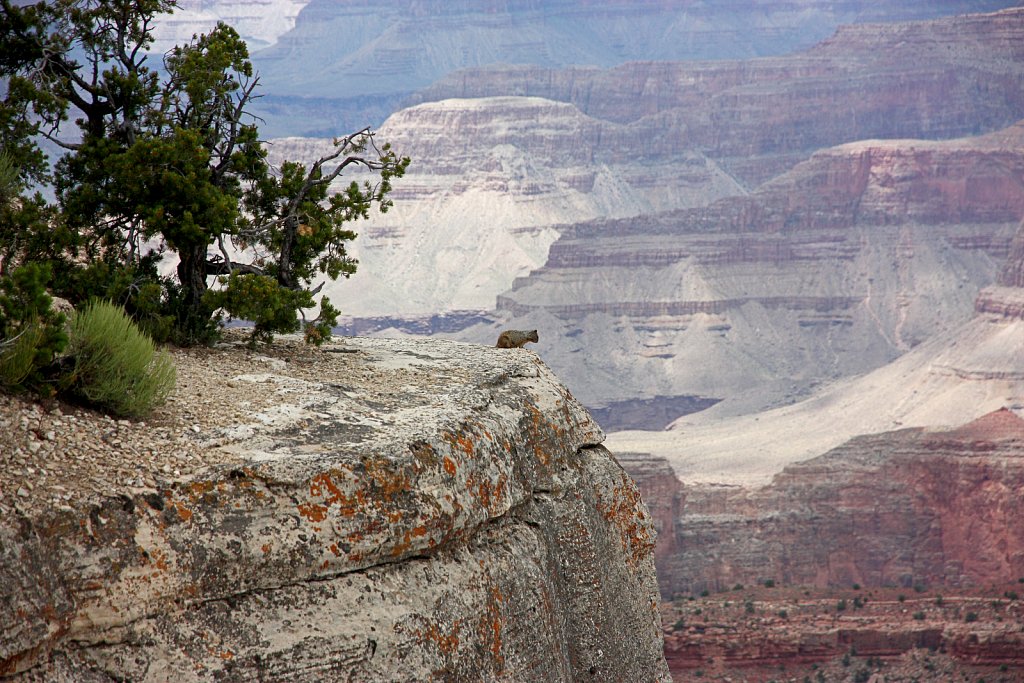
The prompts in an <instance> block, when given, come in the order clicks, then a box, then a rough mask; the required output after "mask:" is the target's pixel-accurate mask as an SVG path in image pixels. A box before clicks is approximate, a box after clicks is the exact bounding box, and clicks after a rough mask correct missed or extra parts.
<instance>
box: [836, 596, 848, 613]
mask: <svg viewBox="0 0 1024 683" xmlns="http://www.w3.org/2000/svg"><path fill="white" fill-rule="evenodd" d="M845 609H846V598H841V599H840V600H839V602H837V603H836V611H837V612H842V611H843V610H845Z"/></svg>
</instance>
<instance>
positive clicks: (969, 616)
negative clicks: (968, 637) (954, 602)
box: [964, 612, 978, 624]
mask: <svg viewBox="0 0 1024 683" xmlns="http://www.w3.org/2000/svg"><path fill="white" fill-rule="evenodd" d="M977 620H978V613H977V612H968V613H967V615H966V616H965V617H964V621H966V622H967V623H968V624H969V623H971V622H972V621H977Z"/></svg>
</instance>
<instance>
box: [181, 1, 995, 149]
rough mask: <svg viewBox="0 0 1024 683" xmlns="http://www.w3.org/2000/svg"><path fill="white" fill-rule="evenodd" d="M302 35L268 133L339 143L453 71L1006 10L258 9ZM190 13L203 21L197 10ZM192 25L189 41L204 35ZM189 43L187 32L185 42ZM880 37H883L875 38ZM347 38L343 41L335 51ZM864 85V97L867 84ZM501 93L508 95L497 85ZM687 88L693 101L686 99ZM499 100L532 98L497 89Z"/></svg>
mask: <svg viewBox="0 0 1024 683" xmlns="http://www.w3.org/2000/svg"><path fill="white" fill-rule="evenodd" d="M262 3H272V4H275V5H277V6H278V7H280V8H281V9H279V10H278V12H277V14H279V15H281V16H282V19H283V18H288V17H289V16H290V15H291V14H292V13H293V12H294V8H295V7H297V6H301V5H305V7H304V8H303V9H302V12H301V13H299V14H298V16H297V17H296V18H295V23H294V29H293V30H291V31H289V32H288V33H285V34H283V35H280V36H279V37H278V39H277V43H276V44H274V45H272V46H270V47H268V48H267V49H264V50H262V51H260V52H258V53H256V55H255V64H256V67H257V68H258V69H259V71H260V72H261V74H262V77H263V82H264V84H265V86H266V88H265V93H266V95H267V97H266V98H265V99H263V100H261V101H259V102H258V103H257V105H258V106H259V108H260V110H261V114H263V115H264V116H265V117H266V119H267V128H266V130H268V131H270V133H271V134H272V135H274V136H281V135H337V134H340V133H343V132H345V131H346V130H347V129H348V128H351V127H355V128H359V127H362V126H363V125H366V124H367V123H373V124H377V123H380V121H383V120H384V119H385V118H386V117H387V115H388V114H390V113H392V112H393V111H395V110H396V109H398V108H399V106H400V102H401V101H402V99H403V98H404V97H406V96H408V95H409V94H411V93H413V92H414V91H417V90H419V89H421V88H424V87H426V86H428V85H430V84H431V83H432V82H434V81H436V80H437V79H439V78H443V77H445V76H446V75H448V74H450V73H451V72H453V71H455V70H457V69H462V68H471V67H479V66H486V65H493V64H532V65H539V66H543V67H564V66H571V65H596V66H599V67H612V66H615V65H618V64H622V63H624V62H627V61H634V60H644V61H646V60H659V61H675V60H693V59H748V58H752V57H762V56H765V55H780V54H785V53H789V52H793V51H795V50H800V49H804V48H807V47H809V46H810V45H812V44H813V43H815V42H817V41H819V40H823V39H825V38H827V37H828V36H829V35H831V34H832V33H833V32H834V31H835V30H836V28H837V27H838V26H839V25H841V24H850V23H854V22H865V21H871V22H894V21H907V20H911V19H927V18H932V17H941V16H948V15H954V14H963V13H965V12H984V11H990V10H996V9H1000V8H1003V7H1007V6H1009V5H1012V4H1014V3H1012V2H1007V1H1006V0H935V1H933V2H927V3H907V2H902V1H900V0H843V1H842V2H826V1H824V0H785V1H784V2H783V1H779V0H776V1H773V2H763V1H749V2H728V3H707V2H703V3H702V2H684V3H680V2H669V1H667V0H643V1H642V2H635V1H631V2H624V1H623V0H597V1H590V0H588V1H586V2H583V1H581V0H555V1H545V2H538V1H536V0H515V1H514V2H507V1H504V0H501V1H490V0H487V1H477V0H472V1H469V0H456V1H450V0H446V1H444V2H441V1H439V0H431V1H428V2H423V1H421V0H390V1H388V2H378V1H371V0H344V1H342V0H312V1H310V2H308V3H305V2H301V1H300V0H261V4H262ZM182 4H186V5H191V6H192V7H191V8H190V9H191V10H192V12H193V14H194V13H195V9H194V5H195V3H182ZM250 4H255V3H241V2H237V1H236V0H214V1H213V2H203V3H200V6H201V8H202V11H201V14H205V15H206V16H207V17H211V16H217V17H223V18H226V19H227V20H228V21H229V22H230V21H232V20H233V18H235V17H239V18H241V19H243V20H244V21H243V22H242V23H243V24H245V28H248V31H246V30H244V29H243V35H259V36H261V37H262V36H268V35H274V32H272V31H268V30H267V27H262V26H260V27H257V26H253V25H252V24H253V22H252V21H251V19H249V18H248V17H249V16H250V15H251V14H252V12H251V10H249V9H248V8H247V7H246V5H250ZM185 14H186V17H185V18H184V19H182V20H181V22H182V24H183V26H182V28H187V27H189V26H193V25H194V24H193V23H191V22H190V21H189V19H188V18H187V15H188V12H186V13H185ZM178 30H179V32H183V31H181V28H179V29H178ZM871 30H872V31H874V30H876V29H871ZM340 36H344V39H339V37H340ZM869 83H870V80H869V79H867V78H865V79H864V80H863V81H862V82H858V83H856V87H862V86H864V85H866V84H869ZM496 84H499V85H502V84H504V82H503V81H501V80H500V79H499V80H497V81H496ZM688 89H690V88H688ZM489 94H492V95H518V94H524V93H521V92H517V91H516V90H514V89H511V88H502V87H499V89H498V90H496V91H492V92H491V93H489Z"/></svg>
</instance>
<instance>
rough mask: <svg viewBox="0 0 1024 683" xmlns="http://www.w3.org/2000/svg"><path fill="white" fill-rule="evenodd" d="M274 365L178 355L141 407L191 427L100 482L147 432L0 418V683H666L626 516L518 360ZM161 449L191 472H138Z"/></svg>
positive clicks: (527, 355) (413, 349) (455, 350)
mask: <svg viewBox="0 0 1024 683" xmlns="http://www.w3.org/2000/svg"><path fill="white" fill-rule="evenodd" d="M283 348H284V349H285V350H284V351H281V349H278V352H277V353H276V355H275V354H273V353H271V354H270V357H268V356H267V355H256V354H254V353H252V352H250V351H247V350H245V349H244V348H243V347H241V346H240V345H237V344H236V345H234V346H232V347H230V348H226V349H221V350H217V351H212V352H209V353H208V354H207V352H205V351H192V352H182V354H181V355H180V359H181V360H190V361H194V360H195V359H196V358H197V357H199V356H201V357H202V359H203V361H204V362H205V363H206V366H205V367H206V368H207V370H206V372H205V374H204V373H198V374H197V373H196V372H190V371H185V372H181V373H180V380H179V389H178V393H179V395H178V397H177V401H176V402H172V403H171V404H170V405H169V407H168V408H167V409H166V410H165V413H167V412H168V411H169V412H170V413H173V412H174V411H179V412H180V411H182V410H184V409H185V408H183V407H182V406H183V404H184V403H189V404H190V407H189V410H191V411H193V412H192V413H190V414H189V417H190V418H191V419H194V420H195V424H193V425H191V427H190V428H189V429H187V430H186V432H185V434H184V435H179V436H178V437H177V438H176V439H173V438H169V439H163V440H159V441H158V442H156V441H155V442H154V443H157V446H159V447H157V446H154V447H153V448H152V449H148V450H146V451H145V453H144V454H143V455H141V456H139V457H138V458H136V459H135V462H134V465H133V466H134V467H135V470H134V471H132V470H131V466H132V465H130V464H125V465H124V467H122V468H121V469H118V470H117V472H119V473H122V474H123V475H124V476H123V477H116V476H111V477H109V478H108V479H107V480H106V485H105V486H104V481H103V480H102V479H97V478H96V476H95V472H97V471H100V470H99V469H97V468H101V467H102V466H107V467H109V460H110V459H111V458H117V457H118V454H119V453H130V452H132V451H131V450H130V448H129V446H130V444H131V439H130V436H125V434H126V433H129V435H130V433H131V432H132V431H133V430H134V431H136V432H139V433H140V434H141V433H142V432H146V433H147V434H148V435H149V438H154V439H156V438H157V437H158V436H159V435H160V434H162V433H163V432H162V430H164V429H165V427H162V426H161V424H162V423H161V420H163V421H164V422H163V423H164V424H167V423H168V420H170V418H169V417H168V415H167V414H165V415H162V416H161V415H157V416H155V417H154V418H153V420H152V421H151V424H150V425H149V426H147V425H145V424H142V425H141V426H139V425H138V423H132V424H128V423H114V422H113V421H109V420H108V421H107V422H108V423H110V424H111V425H112V426H111V427H110V428H109V429H107V428H106V427H104V426H103V425H105V424H106V423H103V419H105V418H99V417H97V416H95V415H94V414H91V413H88V411H84V410H80V409H77V408H73V407H69V406H63V407H58V408H57V409H56V410H54V409H53V407H52V406H51V407H50V409H49V411H48V412H44V411H42V410H40V409H39V407H37V406H29V405H28V404H21V405H20V406H19V405H17V400H16V399H10V398H7V399H5V400H4V405H3V406H0V407H4V408H5V410H6V411H7V412H6V415H7V417H4V419H5V420H6V421H7V422H8V423H9V424H8V425H7V426H8V427H9V429H8V430H6V433H5V434H4V435H3V436H0V446H3V448H0V456H2V457H0V460H4V461H5V462H4V464H5V474H4V475H3V479H2V480H0V486H2V489H0V490H2V493H3V495H0V504H2V505H3V507H4V509H3V512H4V514H3V515H0V606H2V607H0V676H5V677H11V678H10V680H26V681H27V680H52V681H61V680H65V681H70V680H76V681H84V680H88V681H114V680H119V681H120V680H132V681H159V680H177V681H198V680H210V679H220V680H241V679H254V678H258V679H259V680H263V681H278V680H279V681H325V680H338V681H355V680H358V681H411V680H443V681H461V680H475V681H476V680H495V681H496V680H502V681H519V680H530V681H583V680H588V681H589V680H594V681H597V680H601V681H613V680H629V681H659V680H666V681H667V680H670V678H669V675H668V669H667V666H666V663H665V659H664V656H663V654H662V635H661V625H660V620H659V614H658V591H657V585H656V582H655V574H654V565H653V549H654V528H653V525H652V523H651V520H650V517H649V515H648V513H647V511H646V508H645V507H644V505H643V503H642V502H641V500H640V497H639V494H638V492H637V488H636V486H635V485H634V483H633V482H632V480H631V479H630V478H629V477H628V476H627V475H626V474H625V472H624V471H623V470H622V468H621V467H620V466H619V465H618V463H617V462H616V461H615V460H614V458H613V457H612V456H611V454H610V453H609V452H608V451H607V450H605V449H604V448H603V447H602V446H601V445H600V443H601V441H602V440H603V434H602V433H601V431H600V428H599V427H598V426H597V425H596V424H595V423H594V422H593V420H592V419H591V418H590V416H589V415H588V414H587V412H586V411H585V409H583V408H582V407H581V406H580V405H579V404H578V403H577V402H576V400H575V399H574V398H573V397H572V396H571V395H570V394H569V392H568V391H567V390H566V388H565V387H564V386H563V385H562V384H561V383H560V382H559V381H558V380H557V378H555V377H554V376H553V375H552V373H551V372H550V370H548V369H547V368H546V367H545V366H544V364H543V363H541V362H540V361H539V360H538V358H537V357H536V355H535V354H533V353H532V352H530V351H526V350H512V351H500V350H496V349H492V348H487V347H483V346H477V345H468V344H457V343H452V342H443V341H438V340H416V339H403V340H387V339H373V340H371V339H361V338H347V339H344V340H342V343H339V344H336V345H334V346H330V347H327V348H324V349H320V350H314V349H309V350H306V349H302V348H301V347H299V346H298V345H297V344H291V345H290V346H288V345H286V346H285V347H283ZM264 353H268V352H264ZM204 354H206V355H204ZM211 354H212V355H211ZM217 354H221V355H220V356H218V355H217ZM289 354H292V356H291V357H290V356H289ZM311 357H312V358H313V360H312V361H311V360H310V358H311ZM218 359H219V360H218ZM200 375H202V377H200ZM199 379H204V380H205V384H204V383H203V382H200V381H199ZM253 389H256V390H257V391H255V392H254V391H252V390H253ZM243 390H245V391H248V392H249V395H251V396H252V397H253V398H252V400H249V401H242V402H237V397H236V398H235V399H232V398H231V397H232V396H233V395H235V394H238V392H241V391H243ZM224 401H236V402H235V403H233V404H232V405H233V408H234V409H235V412H234V413H233V414H232V413H227V415H228V416H229V417H227V418H222V419H219V420H210V419H209V415H208V414H207V413H217V411H219V410H223V406H224ZM204 404H205V405H206V406H208V409H207V410H204V408H203V405H204ZM12 405H13V406H14V407H15V408H19V409H21V410H22V413H21V416H20V418H18V417H10V415H11V414H12V413H11V407H12ZM62 409H63V410H64V413H61V410H62ZM54 415H56V417H54ZM0 417H3V416H0ZM94 423H96V424H100V426H101V427H103V429H106V431H102V430H101V431H102V434H103V442H104V443H105V444H107V448H106V450H105V451H103V452H102V453H101V458H100V460H101V461H102V462H103V463H106V464H105V465H102V466H101V465H97V467H93V468H86V469H87V470H88V472H90V473H92V474H85V472H86V469H81V470H75V469H74V468H75V466H76V463H78V466H81V463H82V462H86V463H88V462H89V461H90V458H92V457H94V454H92V453H91V451H88V449H86V448H85V447H84V446H83V445H82V444H81V443H80V442H79V441H76V440H74V439H73V438H72V437H71V436H69V434H70V433H71V432H73V431H76V430H77V432H82V433H85V432H88V429H87V428H88V427H90V425H94ZM69 425H71V427H72V429H70V430H69V429H68V426H69ZM83 430H84V431H83ZM101 431H97V432H96V433H97V434H99V433H101ZM54 444H56V446H54ZM175 448H177V449H178V450H181V451H182V452H187V453H190V454H193V456H194V457H193V458H192V460H191V461H189V462H191V463H192V465H193V466H192V467H189V466H188V465H189V462H185V461H183V460H181V461H175V465H176V466H175V467H174V468H173V469H172V468H171V467H170V466H167V465H166V464H165V465H164V466H163V467H159V463H158V462H157V461H156V460H155V459H154V458H156V457H157V456H159V455H160V453H163V452H167V451H168V449H170V450H174V449H175ZM76 449H77V450H76ZM3 451H6V453H4V452H3ZM42 455H48V456H49V457H48V458H47V459H46V460H45V462H43V463H40V462H33V461H31V459H32V458H33V457H36V456H40V457H41V456H42ZM8 461H9V462H8ZM40 471H41V473H40ZM111 471H113V470H111ZM182 471H184V473H182ZM62 474H63V475H65V476H62ZM28 475H32V477H34V478H35V479H34V481H35V486H32V485H31V482H30V478H28ZM19 476H20V477H22V478H21V479H19V478H18V477H19ZM56 482H59V483H56ZM15 491H16V493H15ZM56 502H59V504H55V503H56Z"/></svg>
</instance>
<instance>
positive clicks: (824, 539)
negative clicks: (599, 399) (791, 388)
mask: <svg viewBox="0 0 1024 683" xmlns="http://www.w3.org/2000/svg"><path fill="white" fill-rule="evenodd" d="M639 485H640V488H641V491H642V493H643V495H644V497H645V499H646V500H649V501H650V502H649V504H650V505H651V506H652V508H657V507H658V505H659V504H660V503H659V502H656V498H657V496H658V494H659V492H660V491H661V490H662V489H664V488H665V484H664V483H660V484H659V487H658V488H654V487H651V488H649V489H648V490H645V480H644V479H643V478H640V479H639ZM678 495H679V494H673V496H674V498H675V497H677V496H678ZM1021 500H1024V420H1022V419H1021V418H1020V417H1018V416H1017V415H1015V414H1014V413H1012V412H1010V411H1008V410H1002V411H999V412H996V413H993V414H990V415H987V416H985V417H983V418H980V419H979V420H977V421H975V422H972V423H970V424H968V425H966V426H964V427H961V428H959V429H956V430H952V431H945V432H929V431H923V430H920V429H906V430H901V431H896V432H887V433H884V434H877V435H870V436H862V437H857V438H855V439H852V440H851V441H849V442H847V443H846V444H844V445H843V446H841V447H839V448H836V449H834V450H832V451H830V452H829V453H827V454H825V455H823V456H820V457H818V458H814V459H812V460H808V461H806V462H803V463H798V464H795V465H791V466H789V467H787V468H786V469H785V470H784V471H783V472H782V473H781V474H779V475H777V476H776V477H775V479H774V480H773V482H772V483H771V484H770V485H769V486H767V487H765V488H763V489H761V490H758V491H755V492H750V491H746V490H743V489H739V488H736V487H710V488H709V487H694V486H689V487H686V488H685V499H684V501H685V502H684V504H683V506H682V509H681V513H680V515H679V516H678V517H676V518H675V521H674V525H673V528H672V529H671V531H669V530H667V529H666V530H664V531H662V537H664V536H665V535H666V532H667V533H670V534H672V536H673V538H672V539H671V540H668V541H666V542H668V543H671V544H673V547H674V548H675V549H676V550H675V552H674V553H672V554H671V556H668V555H666V554H665V553H662V554H661V555H660V556H659V563H658V579H659V585H660V587H661V592H662V595H663V596H666V597H670V596H672V595H676V594H680V593H681V594H689V593H696V592H699V591H701V590H720V589H723V588H728V587H729V586H732V585H733V584H736V583H741V584H747V585H749V584H757V583H760V582H763V581H765V580H767V579H771V580H773V581H775V582H777V583H779V584H780V585H808V586H819V587H827V586H850V585H852V584H855V583H856V584H860V585H862V586H865V587H867V586H879V587H880V586H903V587H909V586H914V585H926V586H951V587H965V586H981V585H988V584H1001V583H1006V582H1009V581H1016V580H1017V578H1019V577H1024V526H1022V525H1021V524H1020V519H1021V517H1020V515H1021V512H1020V510H1021V508H1020V501H1021Z"/></svg>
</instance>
